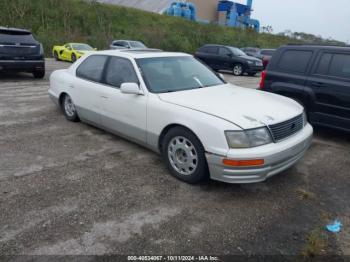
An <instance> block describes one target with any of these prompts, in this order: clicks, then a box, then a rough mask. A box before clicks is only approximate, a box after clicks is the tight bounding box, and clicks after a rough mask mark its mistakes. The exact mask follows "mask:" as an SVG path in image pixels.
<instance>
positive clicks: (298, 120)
mask: <svg viewBox="0 0 350 262" xmlns="http://www.w3.org/2000/svg"><path fill="white" fill-rule="evenodd" d="M303 121H304V119H303V115H302V114H301V115H299V116H297V117H294V118H292V119H289V120H287V121H285V122H282V123H278V124H275V125H271V126H269V129H270V130H271V133H272V137H273V139H274V141H276V142H278V141H280V140H283V139H285V138H287V137H290V136H291V135H294V134H295V133H297V132H299V131H300V130H301V129H303V126H304V123H303Z"/></svg>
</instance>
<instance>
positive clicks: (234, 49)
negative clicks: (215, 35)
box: [228, 46, 246, 56]
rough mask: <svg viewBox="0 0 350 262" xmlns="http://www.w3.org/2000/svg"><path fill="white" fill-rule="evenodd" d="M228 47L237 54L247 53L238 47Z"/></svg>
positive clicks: (243, 54) (244, 54)
mask: <svg viewBox="0 0 350 262" xmlns="http://www.w3.org/2000/svg"><path fill="white" fill-rule="evenodd" d="M228 49H230V50H231V52H232V53H233V54H234V55H235V56H246V53H244V52H243V51H242V50H241V49H238V48H236V47H231V46H228Z"/></svg>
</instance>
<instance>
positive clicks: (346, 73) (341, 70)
mask: <svg viewBox="0 0 350 262" xmlns="http://www.w3.org/2000/svg"><path fill="white" fill-rule="evenodd" d="M329 74H330V75H331V76H336V77H342V78H348V79H350V55H346V54H334V55H333V59H332V62H331V65H330V67H329Z"/></svg>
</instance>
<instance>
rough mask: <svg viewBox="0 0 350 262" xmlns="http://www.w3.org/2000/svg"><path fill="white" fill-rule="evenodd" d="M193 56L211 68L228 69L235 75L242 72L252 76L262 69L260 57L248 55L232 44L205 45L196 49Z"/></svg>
mask: <svg viewBox="0 0 350 262" xmlns="http://www.w3.org/2000/svg"><path fill="white" fill-rule="evenodd" d="M195 57H197V58H198V59H200V60H202V61H203V62H205V63H206V64H207V65H208V66H210V67H211V68H212V69H213V70H216V71H217V70H229V71H231V72H232V73H233V74H234V75H236V76H240V75H243V74H244V73H247V74H248V75H250V76H254V75H255V74H256V73H258V72H261V71H262V70H263V69H264V68H263V64H262V61H261V60H260V59H258V58H255V57H252V56H248V55H246V54H245V53H244V52H243V51H242V50H240V49H238V48H236V47H232V46H223V45H205V46H202V47H201V48H199V49H198V50H197V52H196V54H195Z"/></svg>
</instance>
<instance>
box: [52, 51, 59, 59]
mask: <svg viewBox="0 0 350 262" xmlns="http://www.w3.org/2000/svg"><path fill="white" fill-rule="evenodd" d="M53 57H54V58H55V60H56V61H59V60H60V59H59V57H58V53H57V51H55V52H53Z"/></svg>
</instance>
